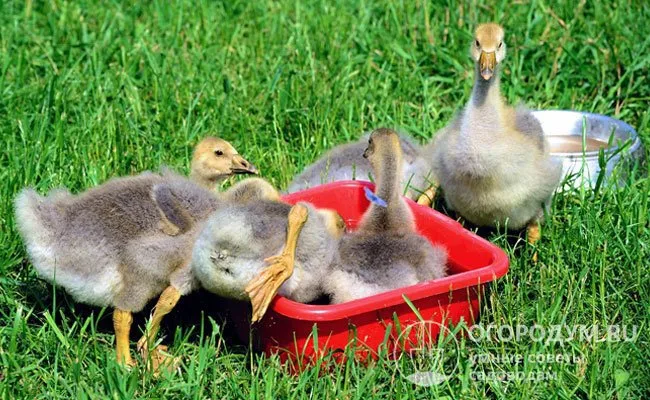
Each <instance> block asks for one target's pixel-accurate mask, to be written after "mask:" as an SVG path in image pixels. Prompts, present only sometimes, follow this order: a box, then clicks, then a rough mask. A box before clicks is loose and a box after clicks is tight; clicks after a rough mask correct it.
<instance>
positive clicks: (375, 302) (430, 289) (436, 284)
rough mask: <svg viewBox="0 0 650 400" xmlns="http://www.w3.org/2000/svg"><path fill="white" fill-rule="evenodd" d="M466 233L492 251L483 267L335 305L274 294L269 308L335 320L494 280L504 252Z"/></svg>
mask: <svg viewBox="0 0 650 400" xmlns="http://www.w3.org/2000/svg"><path fill="white" fill-rule="evenodd" d="M364 186H365V187H369V188H371V189H372V188H374V184H373V183H371V182H367V181H356V180H354V181H353V180H348V181H338V182H332V183H328V184H324V185H320V186H315V187H312V188H309V189H306V190H302V191H299V192H295V193H291V194H286V195H283V196H282V200H283V201H287V202H288V201H291V200H293V198H294V197H298V196H300V197H302V196H304V194H305V193H309V192H320V191H322V190H323V189H331V188H340V187H354V188H358V187H361V188H363V187H364ZM406 200H407V202H408V203H409V205H415V206H416V207H422V209H421V210H420V211H423V212H425V213H427V214H429V216H430V217H431V218H432V219H435V220H437V221H438V222H441V223H445V224H452V225H457V226H460V227H462V225H460V224H459V223H458V222H457V221H455V220H453V219H451V218H449V217H448V216H446V215H444V214H442V213H440V212H438V211H436V210H434V209H432V208H429V207H425V206H421V205H419V204H417V203H415V202H414V201H412V200H410V199H406ZM460 233H461V234H462V235H464V236H466V237H467V239H468V241H469V242H472V244H473V245H475V246H479V247H482V248H484V249H485V250H487V251H488V252H489V253H490V254H491V255H492V262H491V263H490V264H488V265H486V266H484V267H481V268H476V269H473V270H471V271H466V272H461V273H458V274H454V275H451V276H447V277H444V278H441V279H434V280H431V281H427V282H422V283H418V284H415V285H412V286H407V287H404V288H399V289H394V290H390V291H388V292H384V293H380V294H377V295H374V296H369V297H364V298H362V299H357V300H353V301H349V302H346V303H341V304H334V305H312V304H302V303H298V302H296V301H293V300H289V299H288V298H286V297H283V296H280V295H277V296H276V297H275V298H274V300H273V301H272V302H271V305H270V309H271V310H272V311H274V312H275V313H277V314H280V315H283V316H285V317H288V318H293V319H299V320H309V321H335V320H340V319H345V318H350V317H353V316H355V315H361V314H365V313H368V312H376V311H378V310H381V309H385V308H389V307H392V306H395V305H399V304H404V302H405V300H404V296H405V297H407V298H408V299H409V300H410V301H411V302H415V301H417V300H420V299H423V298H426V297H432V296H435V295H439V294H442V293H450V292H452V291H457V290H460V289H465V288H469V287H471V286H479V285H483V284H485V283H488V282H491V281H494V280H496V279H498V278H500V277H502V276H504V275H505V274H506V273H507V272H508V269H509V260H508V256H507V255H506V253H505V252H504V251H503V250H502V249H501V248H499V247H497V246H496V245H494V244H493V243H491V242H489V241H487V240H486V239H483V238H482V237H480V236H478V235H476V234H475V233H473V232H470V231H468V230H467V229H465V228H462V231H461V232H460Z"/></svg>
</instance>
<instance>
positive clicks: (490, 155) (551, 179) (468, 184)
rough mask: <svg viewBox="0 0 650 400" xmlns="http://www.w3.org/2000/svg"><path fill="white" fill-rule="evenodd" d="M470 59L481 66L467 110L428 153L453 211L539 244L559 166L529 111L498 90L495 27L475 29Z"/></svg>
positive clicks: (499, 46)
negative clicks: (508, 100)
mask: <svg viewBox="0 0 650 400" xmlns="http://www.w3.org/2000/svg"><path fill="white" fill-rule="evenodd" d="M470 53H471V55H472V58H473V59H474V61H475V78H474V88H473V90H472V95H471V98H470V100H469V103H468V104H467V106H466V107H465V108H464V109H463V110H462V111H461V112H460V114H459V115H458V116H457V117H456V118H455V119H454V120H453V121H452V122H451V124H450V125H449V126H447V127H445V128H444V129H443V130H442V131H441V132H440V133H439V134H438V135H437V137H436V139H435V141H434V142H433V143H432V144H431V145H429V146H428V147H427V148H425V149H424V153H426V154H431V158H432V161H433V166H434V171H435V175H436V178H437V179H438V180H439V184H440V186H441V187H442V190H443V193H444V196H445V200H446V203H447V205H448V206H449V207H450V208H451V209H453V210H456V211H457V212H458V213H459V214H460V215H461V216H463V217H464V218H465V219H467V220H468V221H470V222H472V223H473V224H476V225H479V226H496V225H500V226H507V227H508V228H509V229H514V230H518V229H521V228H523V227H527V229H528V240H529V241H530V242H531V243H533V242H535V241H537V240H538V239H539V237H540V234H541V233H540V228H539V221H540V218H541V217H542V216H543V208H544V206H547V205H548V204H549V201H550V199H551V196H552V194H553V191H554V190H555V188H556V187H557V186H558V184H559V182H560V177H561V173H562V165H561V163H560V162H559V161H558V160H556V159H553V158H552V157H551V156H550V154H549V146H548V144H547V142H546V140H545V138H544V134H543V131H542V128H541V125H540V124H539V122H538V121H537V120H536V119H535V117H534V116H533V115H532V114H531V113H530V112H529V111H528V110H527V109H525V108H518V109H513V108H512V107H509V106H507V105H506V104H505V103H504V101H503V99H502V97H501V93H500V89H499V69H500V65H501V62H502V61H503V60H504V58H505V56H506V45H505V43H504V31H503V28H501V27H500V26H499V25H497V24H492V23H490V24H483V25H480V26H479V27H478V28H477V29H476V34H475V37H474V39H473V40H472V44H471V47H470Z"/></svg>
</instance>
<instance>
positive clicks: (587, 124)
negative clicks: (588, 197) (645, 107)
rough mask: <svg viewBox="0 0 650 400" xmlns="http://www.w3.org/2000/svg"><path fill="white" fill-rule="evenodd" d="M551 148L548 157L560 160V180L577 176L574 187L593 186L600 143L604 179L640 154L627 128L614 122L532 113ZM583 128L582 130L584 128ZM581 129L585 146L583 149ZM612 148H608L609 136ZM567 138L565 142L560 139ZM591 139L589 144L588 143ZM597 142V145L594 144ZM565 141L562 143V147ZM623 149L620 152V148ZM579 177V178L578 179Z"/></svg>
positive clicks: (551, 112) (577, 113) (570, 113)
mask: <svg viewBox="0 0 650 400" xmlns="http://www.w3.org/2000/svg"><path fill="white" fill-rule="evenodd" d="M533 115H534V116H535V118H537V120H539V122H540V124H541V125H542V129H543V130H544V134H545V135H546V136H547V138H548V139H551V140H549V143H550V144H551V154H552V155H553V156H554V157H558V158H560V159H561V160H562V168H563V177H566V176H568V175H577V176H576V179H573V180H572V182H573V186H574V187H580V186H581V185H583V184H591V185H594V184H595V183H596V181H597V179H598V176H599V174H600V171H601V166H600V164H599V161H598V154H599V149H598V148H597V146H595V144H596V143H598V142H596V141H599V142H601V143H602V145H603V146H605V147H606V148H604V149H603V152H604V156H605V160H607V163H606V165H605V172H604V174H605V178H607V177H609V176H610V175H611V174H612V171H613V169H614V166H615V165H616V164H618V163H619V162H620V161H622V160H630V161H633V160H635V159H636V158H638V157H640V156H641V154H642V153H643V148H642V145H641V140H639V137H638V135H637V133H636V131H635V130H634V128H632V127H631V126H630V125H628V124H626V123H625V122H623V121H620V120H618V119H615V118H611V117H607V116H605V115H600V114H591V113H586V112H580V111H565V110H541V111H533ZM583 124H584V126H583ZM583 128H584V131H585V137H586V139H587V141H588V146H587V147H583V141H582V133H583ZM612 135H613V136H614V137H613V138H612V141H611V146H607V143H608V142H609V140H610V137H611V136H612ZM564 136H566V137H567V138H566V140H563V138H562V137H564ZM558 139H560V140H558ZM590 139H591V140H590ZM594 140H596V141H594ZM562 141H564V142H565V143H563V144H561V142H562ZM621 146H625V148H624V149H623V150H622V151H620V147H621ZM580 174H581V175H582V176H580Z"/></svg>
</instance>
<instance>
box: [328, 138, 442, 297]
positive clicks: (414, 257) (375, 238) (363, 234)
mask: <svg viewBox="0 0 650 400" xmlns="http://www.w3.org/2000/svg"><path fill="white" fill-rule="evenodd" d="M363 156H364V158H367V159H368V161H369V162H370V165H371V168H372V172H373V173H374V174H375V176H376V182H377V186H376V189H375V195H376V196H378V197H379V198H380V199H382V200H383V201H384V202H385V204H376V203H374V202H372V203H371V204H370V207H369V208H368V210H366V212H365V213H364V215H363V218H362V219H361V221H360V223H359V226H358V228H357V230H356V231H354V232H352V233H349V234H346V235H344V236H343V237H342V239H341V241H340V243H339V249H338V259H337V262H336V263H335V265H334V266H333V267H332V268H331V272H330V273H328V274H327V275H326V279H325V281H324V289H325V292H326V293H328V294H329V295H330V297H331V299H332V303H343V302H347V301H351V300H355V299H360V298H363V297H368V296H372V295H375V294H378V293H383V292H386V291H389V290H393V289H398V288H401V287H405V286H410V285H414V284H416V283H420V282H424V281H428V280H432V279H438V278H442V277H444V276H445V275H446V264H447V252H446V250H445V249H444V248H442V247H441V246H433V245H431V243H430V242H429V241H428V240H427V239H426V238H424V237H423V236H421V235H418V234H417V233H416V232H415V223H414V220H413V214H412V213H411V210H410V208H409V206H408V204H406V201H405V200H404V198H403V197H402V196H401V193H400V192H399V187H400V177H401V176H402V168H403V165H404V163H403V161H402V150H401V146H400V141H399V136H398V135H397V134H396V133H395V132H394V131H392V130H390V129H377V130H376V131H374V132H373V133H372V134H371V135H370V139H369V140H368V147H367V149H366V150H365V152H364V153H363Z"/></svg>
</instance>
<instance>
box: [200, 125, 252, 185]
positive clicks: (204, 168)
mask: <svg viewBox="0 0 650 400" xmlns="http://www.w3.org/2000/svg"><path fill="white" fill-rule="evenodd" d="M257 173H258V172H257V168H255V166H254V165H253V164H251V163H250V162H248V161H246V159H244V157H242V156H241V155H239V153H238V152H237V150H236V149H235V148H234V147H233V146H232V145H231V144H230V143H228V142H227V141H225V140H223V139H219V138H216V137H207V138H205V139H203V140H202V141H201V142H200V143H199V144H198V145H197V146H196V148H195V149H194V155H193V156H192V172H191V175H190V177H191V178H192V180H194V181H195V182H197V183H199V184H201V185H202V186H205V187H208V188H212V187H214V185H216V184H217V183H220V182H222V181H224V180H226V179H227V178H229V177H231V176H233V175H235V174H257Z"/></svg>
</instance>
